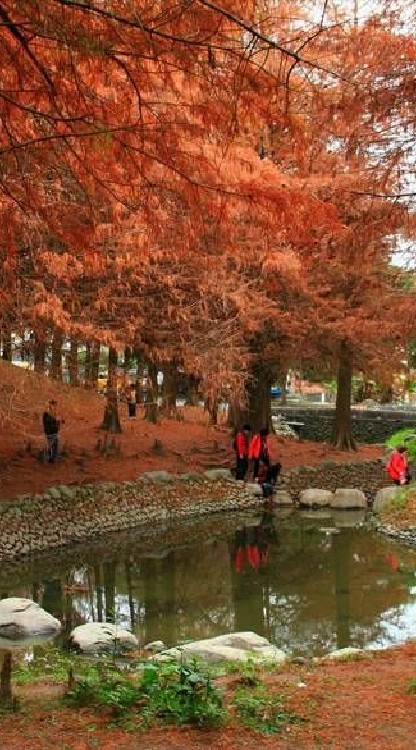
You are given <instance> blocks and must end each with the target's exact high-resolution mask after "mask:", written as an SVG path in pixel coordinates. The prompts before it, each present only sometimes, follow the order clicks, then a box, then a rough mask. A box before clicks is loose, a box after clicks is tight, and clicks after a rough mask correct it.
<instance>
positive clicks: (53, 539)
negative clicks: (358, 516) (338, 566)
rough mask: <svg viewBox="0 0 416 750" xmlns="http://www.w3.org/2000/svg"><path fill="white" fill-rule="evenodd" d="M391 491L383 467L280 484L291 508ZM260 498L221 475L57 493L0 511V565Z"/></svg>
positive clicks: (296, 473)
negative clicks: (317, 495) (340, 495)
mask: <svg viewBox="0 0 416 750" xmlns="http://www.w3.org/2000/svg"><path fill="white" fill-rule="evenodd" d="M385 484H386V480H385V473H384V469H383V463H382V461H381V460H380V459H378V460H370V461H362V462H349V463H346V462H344V463H339V464H337V463H335V462H325V463H323V464H322V465H321V466H318V467H301V468H298V469H293V470H292V471H291V472H289V473H287V474H286V475H284V476H283V478H282V485H281V486H279V489H283V490H285V493H287V494H286V498H287V499H288V502H289V505H290V504H292V505H293V506H295V505H296V504H297V502H298V498H299V493H300V492H301V491H302V490H303V489H308V488H313V487H315V488H322V489H330V490H334V489H336V488H337V487H350V488H360V489H362V490H363V491H364V493H365V494H366V498H367V503H368V506H369V507H370V506H371V503H372V501H373V499H374V496H375V493H376V492H377V490H378V489H380V487H382V486H383V485H385ZM260 504H261V498H259V497H257V496H255V495H253V491H252V490H251V489H250V488H249V487H247V486H243V485H241V484H240V483H237V482H235V480H234V479H233V477H232V476H231V474H230V473H229V472H228V471H227V470H224V469H218V470H216V469H213V470H209V471H206V472H204V474H196V473H187V474H178V475H173V474H168V473H167V472H165V471H156V472H148V473H146V474H143V475H141V476H140V477H139V478H138V479H137V480H136V481H135V482H131V481H129V482H123V483H115V482H105V483H102V484H87V485H75V486H68V485H59V486H56V487H51V488H49V489H48V490H47V492H45V493H43V494H42V495H41V494H37V495H34V496H33V497H32V496H30V495H23V496H20V497H18V498H16V500H14V501H11V502H9V503H3V504H2V505H1V506H0V523H1V532H0V559H1V560H10V559H16V558H17V559H19V558H23V557H24V556H26V555H28V554H31V553H33V552H40V551H45V550H49V549H50V550H53V549H56V548H59V547H64V546H67V545H71V544H72V545H73V544H76V543H78V542H82V541H85V540H89V539H91V538H95V537H99V536H102V535H105V534H108V533H111V532H120V531H125V530H129V529H134V528H137V527H140V526H143V525H151V524H158V523H161V522H165V523H166V522H168V523H169V522H171V521H172V522H173V521H175V522H177V521H178V520H181V519H183V520H185V519H191V518H197V517H204V516H207V515H209V514H213V513H221V512H227V511H228V512H229V511H238V510H244V509H246V508H250V507H259V505H260Z"/></svg>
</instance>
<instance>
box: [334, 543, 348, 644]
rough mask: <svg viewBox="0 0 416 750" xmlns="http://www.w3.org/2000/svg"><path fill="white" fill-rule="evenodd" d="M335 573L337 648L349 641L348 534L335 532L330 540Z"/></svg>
mask: <svg viewBox="0 0 416 750" xmlns="http://www.w3.org/2000/svg"><path fill="white" fill-rule="evenodd" d="M332 550H333V554H334V574H335V607H336V622H337V648H347V647H348V646H349V645H350V643H351V633H350V626H351V615H350V565H349V559H350V535H349V534H345V533H344V534H335V535H334V537H333V541H332Z"/></svg>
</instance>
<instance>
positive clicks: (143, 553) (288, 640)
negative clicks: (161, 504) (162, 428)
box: [0, 509, 416, 656]
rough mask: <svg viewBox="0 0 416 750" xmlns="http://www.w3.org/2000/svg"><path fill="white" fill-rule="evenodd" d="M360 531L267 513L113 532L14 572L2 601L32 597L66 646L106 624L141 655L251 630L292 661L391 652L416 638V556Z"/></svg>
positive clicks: (329, 521) (1, 570)
mask: <svg viewBox="0 0 416 750" xmlns="http://www.w3.org/2000/svg"><path fill="white" fill-rule="evenodd" d="M355 521H356V522H357V525H356V526H354V525H353V524H354V522H355ZM361 521H362V519H361V517H359V516H358V515H357V514H355V513H354V511H347V512H339V513H338V515H337V517H336V518H335V517H334V514H332V516H331V515H329V514H325V513H322V512H313V511H311V512H300V511H295V512H293V511H283V510H282V511H278V510H275V511H274V512H271V511H269V510H266V509H263V510H262V511H260V512H253V513H250V512H247V513H244V514H242V513H238V514H236V513H234V514H226V515H217V516H210V517H206V518H205V519H204V520H198V521H194V522H189V521H188V522H187V523H181V524H178V525H176V526H170V527H160V526H159V527H155V528H153V529H147V530H142V531H140V532H138V531H136V532H131V533H129V534H124V535H119V534H113V535H111V536H110V537H108V538H107V539H105V540H96V541H94V542H93V543H91V544H89V545H84V546H81V545H78V546H77V547H74V548H71V549H64V550H61V551H60V552H59V553H55V554H54V555H49V556H43V557H36V558H32V559H27V560H25V561H22V562H21V563H17V562H16V563H4V564H3V565H2V566H0V595H1V596H28V597H29V598H34V599H35V600H36V601H38V602H39V603H40V604H41V605H42V606H43V607H44V608H45V609H46V610H48V611H49V612H51V613H52V614H53V615H55V616H56V617H58V618H59V619H60V620H61V621H62V622H63V623H64V637H65V636H66V635H68V634H69V632H70V631H71V629H72V628H73V627H75V626H76V625H79V624H81V623H83V622H86V621H91V620H99V621H100V620H106V619H107V620H109V621H113V622H116V623H117V624H120V625H122V626H125V627H128V628H130V629H132V630H133V631H134V632H135V633H136V635H137V637H138V639H139V643H140V644H141V645H144V644H145V643H148V642H150V641H153V640H156V639H161V640H163V641H164V643H165V644H166V645H167V646H171V645H174V644H176V643H180V642H184V641H189V640H193V639H197V638H205V637H209V636H214V635H219V634H222V633H227V632H232V631H238V630H253V631H255V632H256V633H258V634H260V635H264V636H266V637H267V638H268V639H270V641H272V642H273V643H275V644H276V645H277V646H278V647H280V648H282V649H283V650H285V651H288V652H291V653H292V654H293V655H304V656H306V655H308V656H310V655H321V654H324V653H327V652H329V651H331V650H333V649H336V648H344V647H347V646H354V647H361V648H382V647H386V646H389V645H393V644H397V643H401V642H403V641H405V640H406V639H408V638H410V637H414V636H416V575H415V571H416V550H414V549H411V548H408V547H405V546H401V545H399V544H397V543H394V542H392V541H389V540H388V539H385V538H383V537H382V536H380V535H378V534H376V533H375V532H372V531H371V530H369V529H368V528H366V526H365V525H363V524H362V522H361Z"/></svg>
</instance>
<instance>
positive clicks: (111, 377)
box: [107, 346, 118, 390]
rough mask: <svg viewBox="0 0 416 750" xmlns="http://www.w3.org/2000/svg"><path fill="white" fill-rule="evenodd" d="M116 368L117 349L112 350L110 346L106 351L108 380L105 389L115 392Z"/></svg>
mask: <svg viewBox="0 0 416 750" xmlns="http://www.w3.org/2000/svg"><path fill="white" fill-rule="evenodd" d="M117 366H118V353H117V349H113V347H112V346H110V348H109V350H108V380H107V388H108V389H110V388H115V389H116V390H117Z"/></svg>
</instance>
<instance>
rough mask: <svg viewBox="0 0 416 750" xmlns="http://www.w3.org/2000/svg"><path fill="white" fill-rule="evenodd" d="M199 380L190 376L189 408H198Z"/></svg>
mask: <svg viewBox="0 0 416 750" xmlns="http://www.w3.org/2000/svg"><path fill="white" fill-rule="evenodd" d="M198 385H199V383H198V378H196V377H195V375H190V376H189V386H188V399H187V401H188V404H189V406H198V401H199V394H198Z"/></svg>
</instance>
